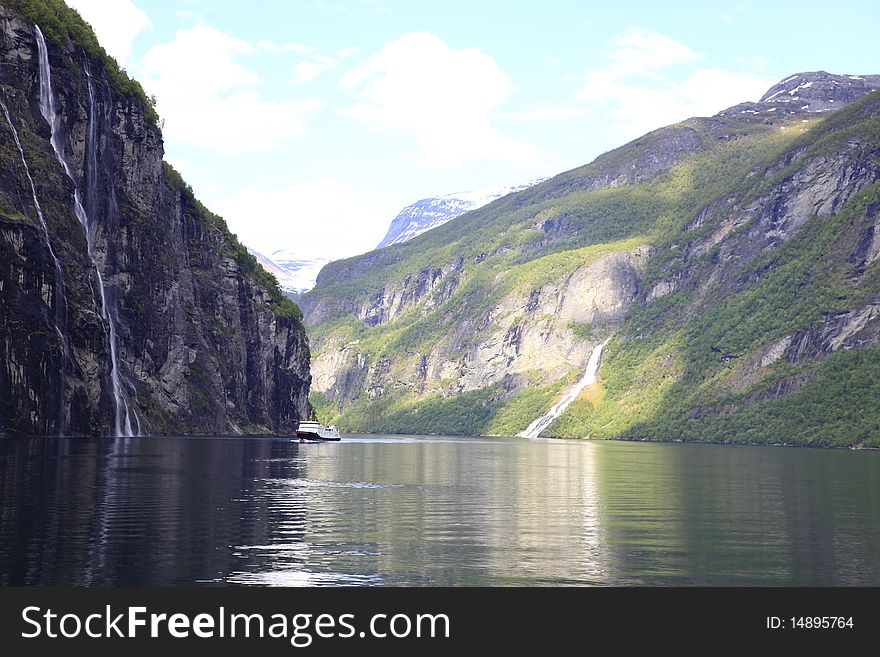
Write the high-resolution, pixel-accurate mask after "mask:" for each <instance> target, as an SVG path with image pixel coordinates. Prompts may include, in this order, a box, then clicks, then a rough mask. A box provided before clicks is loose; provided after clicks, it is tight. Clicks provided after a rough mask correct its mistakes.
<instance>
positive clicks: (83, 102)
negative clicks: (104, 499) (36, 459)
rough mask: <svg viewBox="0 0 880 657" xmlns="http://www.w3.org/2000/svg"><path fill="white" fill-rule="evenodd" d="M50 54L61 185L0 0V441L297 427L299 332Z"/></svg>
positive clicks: (110, 106)
mask: <svg viewBox="0 0 880 657" xmlns="http://www.w3.org/2000/svg"><path fill="white" fill-rule="evenodd" d="M47 52H48V63H49V66H50V67H51V76H50V79H51V84H52V88H53V93H54V99H55V106H56V109H57V113H58V120H57V123H56V125H57V134H58V137H57V140H58V144H57V145H58V147H59V151H60V152H61V153H63V154H64V156H65V158H66V159H67V162H68V163H69V165H70V169H71V175H70V177H68V176H67V175H66V174H65V171H64V167H63V165H62V164H61V162H60V161H59V159H58V158H57V157H56V155H55V152H54V149H53V145H52V144H51V143H50V137H51V131H50V127H49V125H48V123H47V121H46V119H45V118H44V116H43V113H42V112H41V104H40V94H41V86H40V85H41V71H40V62H39V52H38V44H37V34H36V31H35V28H34V25H33V24H32V23H30V22H29V21H26V20H24V19H23V18H22V17H21V16H20V15H19V14H18V13H17V12H16V11H13V10H12V9H10V8H8V7H7V6H6V5H4V4H0V57H2V62H0V63H2V66H0V99H2V100H3V101H4V104H5V105H6V106H7V108H8V115H9V117H8V121H7V120H6V119H5V118H4V117H0V166H2V168H0V263H2V264H0V308H2V315H0V345H2V348H3V351H4V356H3V362H2V363H0V435H4V434H30V435H47V434H59V433H61V434H67V435H94V434H107V433H113V432H114V431H115V430H116V429H118V427H116V426H115V423H114V417H115V415H116V414H117V409H118V408H119V405H120V403H123V404H126V405H127V406H128V407H130V409H131V411H132V420H133V421H132V430H133V432H136V431H137V430H138V427H139V430H140V432H142V433H176V434H226V433H242V432H270V431H271V432H276V431H278V432H280V431H290V430H291V429H293V428H295V425H296V422H297V420H298V418H300V417H303V416H304V415H306V414H307V413H308V411H309V406H308V399H307V396H308V388H309V381H310V376H309V349H308V344H307V341H306V337H305V333H304V330H303V328H302V326H301V324H300V322H299V320H298V319H297V318H296V316H290V315H292V313H290V312H287V313H284V312H281V313H279V312H278V310H279V309H278V306H277V303H276V299H275V298H274V297H273V295H272V294H270V290H267V289H266V288H265V287H264V286H263V285H261V284H260V283H259V282H257V280H258V279H259V276H258V275H257V273H258V272H256V271H255V270H254V269H253V267H252V263H250V262H249V261H247V259H243V258H242V253H241V252H242V251H243V249H241V248H240V245H237V244H236V243H235V242H234V241H231V238H230V236H229V235H228V231H226V230H225V226H224V225H223V224H222V220H219V218H216V217H214V216H213V215H211V214H210V213H208V212H207V211H206V210H205V209H204V207H202V206H201V205H200V204H199V203H198V202H197V201H195V199H194V197H193V196H192V193H191V190H189V188H188V187H186V186H185V185H184V184H183V183H182V181H180V179H179V176H177V175H176V174H175V173H174V172H173V170H172V169H170V168H169V167H167V165H163V161H162V156H163V146H162V139H161V134H160V132H159V129H158V128H157V127H156V125H155V124H154V122H153V121H151V120H150V119H149V118H148V116H147V115H146V111H145V107H144V106H143V104H142V103H141V102H139V101H138V100H137V99H133V98H132V97H129V96H125V95H123V94H120V93H118V92H116V91H114V90H113V89H112V88H111V83H110V80H109V79H108V73H107V72H106V71H105V70H104V69H103V68H102V67H101V65H100V63H99V62H95V61H92V60H90V58H89V57H88V56H87V55H86V54H85V52H84V50H83V49H82V48H81V47H80V46H78V45H77V44H75V43H73V42H72V41H71V40H70V38H66V37H65V38H62V39H58V38H57V37H56V39H54V40H53V39H49V40H48V43H47ZM16 138H17V139H18V140H19V143H20V145H21V150H19V149H18V147H17V145H16ZM71 178H72V179H71ZM31 181H32V184H31ZM75 195H76V196H77V198H79V199H80V200H81V203H82V206H83V210H84V211H85V213H86V215H87V217H88V223H87V225H86V226H84V225H83V223H82V220H81V218H78V217H77V215H76V213H75V207H74V206H75V202H74V197H75ZM90 254H91V257H90ZM99 279H100V280H99ZM102 289H103V290H104V293H105V296H106V298H103V300H102V296H101V294H100V292H101V290H102ZM108 315H109V316H108ZM284 315H288V316H284ZM111 319H112V320H113V321H112V322H111V321H110V320H111ZM111 323H112V324H113V326H114V327H115V328H116V333H117V334H116V335H115V336H111V335H110V331H109V329H110V325H111ZM113 350H115V352H116V353H115V355H116V361H117V362H118V373H117V375H118V381H117V382H114V372H113V371H111V370H112V367H111V363H112V362H113V358H112V356H113V355H114V354H112V353H111V351H113ZM120 395H121V397H122V399H121V400H120Z"/></svg>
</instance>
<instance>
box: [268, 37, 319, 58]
mask: <svg viewBox="0 0 880 657" xmlns="http://www.w3.org/2000/svg"><path fill="white" fill-rule="evenodd" d="M257 45H258V46H259V47H260V49H262V50H265V51H266V52H269V53H272V54H273V55H278V54H281V53H285V52H292V53H296V54H297V55H312V54H314V53H315V49H314V47H312V46H308V45H306V44H303V43H296V42H295V41H289V42H288V43H282V44H277V43H275V42H274V41H267V40H265V39H264V40H261V41H258V42H257Z"/></svg>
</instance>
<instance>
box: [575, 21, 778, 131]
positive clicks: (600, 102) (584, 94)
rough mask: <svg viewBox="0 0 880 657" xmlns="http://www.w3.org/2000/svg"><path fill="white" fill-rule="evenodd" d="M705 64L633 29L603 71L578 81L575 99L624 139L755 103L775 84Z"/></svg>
mask: <svg viewBox="0 0 880 657" xmlns="http://www.w3.org/2000/svg"><path fill="white" fill-rule="evenodd" d="M704 59H705V55H703V54H701V53H698V52H695V51H693V50H692V49H691V48H689V47H688V46H687V45H685V44H683V43H680V42H678V41H676V40H674V39H672V38H670V37H668V36H665V35H662V34H657V33H655V32H649V31H647V30H643V29H634V30H630V31H629V32H627V33H626V34H624V35H622V36H620V37H618V38H616V39H614V40H613V41H612V43H611V49H610V50H609V52H608V54H607V58H606V62H605V64H604V65H603V66H600V67H597V68H594V69H591V70H588V71H587V72H586V73H585V74H584V75H583V76H581V77H580V81H581V87H580V89H579V90H578V91H577V92H576V97H577V98H578V99H579V100H580V101H581V102H582V103H583V105H584V106H585V107H587V108H589V109H590V110H591V112H593V113H599V114H601V115H603V116H604V117H605V120H606V121H607V122H608V123H609V127H611V128H613V129H615V130H616V131H617V132H618V133H619V134H620V135H621V136H623V137H626V138H632V137H636V136H638V135H641V134H643V133H645V132H648V131H650V130H654V129H656V128H659V127H661V126H664V125H668V124H670V123H675V122H677V121H682V120H684V119H687V118H689V117H692V116H710V115H712V114H715V113H717V112H719V111H720V110H722V109H725V108H726V107H730V106H731V105H735V104H737V103H740V102H743V101H745V100H757V99H758V98H759V97H760V96H761V94H763V93H764V91H766V90H767V88H768V87H770V86H771V85H772V84H773V82H774V81H773V80H769V79H765V78H763V77H762V76H760V75H758V74H756V73H755V72H753V71H729V70H725V69H720V68H711V67H705V66H700V64H701V63H702V62H703V60H704Z"/></svg>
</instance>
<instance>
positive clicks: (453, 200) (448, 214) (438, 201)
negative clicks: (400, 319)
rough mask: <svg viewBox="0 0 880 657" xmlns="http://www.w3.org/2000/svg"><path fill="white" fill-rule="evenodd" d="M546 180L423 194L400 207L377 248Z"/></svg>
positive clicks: (409, 238) (441, 223)
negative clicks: (420, 198)
mask: <svg viewBox="0 0 880 657" xmlns="http://www.w3.org/2000/svg"><path fill="white" fill-rule="evenodd" d="M544 180H546V178H538V179H535V180H529V181H527V182H519V183H505V184H502V185H494V186H492V187H486V188H485V189H481V190H478V191H475V192H458V193H455V194H447V195H446V196H433V197H431V198H423V199H422V200H420V201H416V202H415V203H413V204H412V205H408V206H406V207H405V208H404V209H403V210H401V211H400V214H398V215H397V216H396V217H395V218H394V220H393V221H392V222H391V226H389V228H388V233H387V234H386V235H385V237H384V238H383V239H382V241H381V242H380V243H379V246H377V247H376V248H377V249H381V248H384V247H386V246H391V245H392V244H400V243H401V242H406V241H407V240H411V239H412V238H413V237H415V236H416V235H421V234H422V233H424V232H425V231H426V230H431V229H432V228H436V227H437V226H442V225H443V224H445V223H446V222H447V221H449V220H450V219H455V218H456V217H458V216H460V215H462V214H464V213H465V212H470V211H471V210H476V209H477V208H481V207H483V206H484V205H486V204H488V203H491V202H492V201H494V200H496V199H499V198H501V197H502V196H507V195H508V194H512V193H513V192H519V191H522V190H523V189H528V188H529V187H532V186H533V185H537V184H538V183H539V182H543V181H544Z"/></svg>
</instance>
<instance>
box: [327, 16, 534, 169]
mask: <svg viewBox="0 0 880 657" xmlns="http://www.w3.org/2000/svg"><path fill="white" fill-rule="evenodd" d="M340 86H341V87H342V89H344V90H347V91H349V92H351V94H352V96H353V97H354V99H355V104H354V105H352V106H350V107H347V108H345V109H343V110H342V113H344V114H347V115H348V116H351V117H353V118H355V119H357V120H358V121H361V122H363V123H365V124H367V125H370V126H371V127H373V128H375V129H377V130H390V131H396V132H400V133H404V134H410V135H413V136H414V137H415V138H416V139H417V140H418V142H419V145H420V147H421V151H422V153H421V160H422V161H423V162H424V163H427V164H431V165H435V166H455V165H458V164H461V163H463V162H466V161H480V160H496V161H504V162H510V161H523V160H529V159H534V158H536V157H538V152H537V149H536V148H535V147H534V146H532V145H530V144H524V143H520V142H516V141H514V140H512V139H509V138H508V137H505V136H503V135H501V134H500V133H499V132H498V131H497V130H496V129H495V128H494V127H493V126H492V120H493V118H494V117H495V114H496V112H497V110H498V109H499V108H500V107H501V106H502V105H503V104H504V102H505V101H506V100H507V98H508V96H509V95H510V93H511V91H512V89H513V86H512V84H511V82H510V80H509V79H508V77H507V76H506V75H505V74H504V73H503V72H502V71H501V69H500V68H499V67H498V65H497V64H496V63H495V60H494V59H492V57H490V56H489V55H487V54H485V53H483V52H482V51H480V50H479V49H477V48H463V49H455V48H451V47H450V46H448V45H447V44H446V43H445V42H444V41H443V40H442V39H441V38H440V37H438V36H435V35H433V34H430V33H428V32H415V33H411V34H405V35H403V36H401V37H400V38H398V39H397V40H396V41H393V42H391V43H388V44H386V45H385V46H384V47H383V48H382V50H381V51H380V52H379V53H377V54H375V55H373V56H371V57H370V58H368V59H367V60H366V61H365V62H364V63H363V64H361V65H359V66H357V67H355V68H352V69H351V70H349V71H347V72H346V73H345V74H344V75H343V77H342V81H341V83H340Z"/></svg>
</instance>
